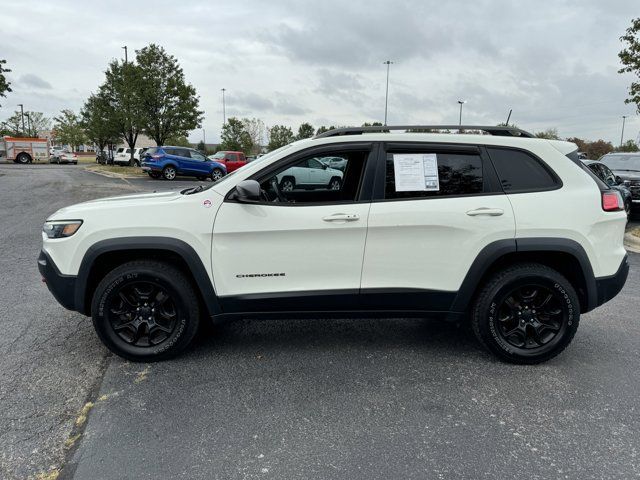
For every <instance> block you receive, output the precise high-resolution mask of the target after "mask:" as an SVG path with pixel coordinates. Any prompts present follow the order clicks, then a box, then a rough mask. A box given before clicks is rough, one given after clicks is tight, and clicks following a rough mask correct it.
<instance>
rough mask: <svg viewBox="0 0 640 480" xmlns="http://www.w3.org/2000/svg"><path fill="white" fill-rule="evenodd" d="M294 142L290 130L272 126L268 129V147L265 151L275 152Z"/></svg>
mask: <svg viewBox="0 0 640 480" xmlns="http://www.w3.org/2000/svg"><path fill="white" fill-rule="evenodd" d="M294 140H295V137H294V135H293V131H292V130H291V128H289V127H285V126H284V125H274V126H273V127H271V128H270V129H269V145H268V146H267V149H268V150H269V151H272V150H276V149H278V148H280V147H284V146H285V145H288V144H289V143H291V142H293V141H294Z"/></svg>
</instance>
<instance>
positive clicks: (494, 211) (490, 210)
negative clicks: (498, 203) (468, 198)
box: [467, 207, 504, 217]
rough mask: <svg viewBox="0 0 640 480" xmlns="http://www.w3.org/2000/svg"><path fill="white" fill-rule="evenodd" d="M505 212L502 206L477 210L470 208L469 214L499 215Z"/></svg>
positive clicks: (474, 215)
mask: <svg viewBox="0 0 640 480" xmlns="http://www.w3.org/2000/svg"><path fill="white" fill-rule="evenodd" d="M503 214H504V210H503V209H501V208H486V207H482V208H476V209H475V210H469V211H468V212H467V215H469V216H470V217H476V216H478V215H488V216H490V217H498V216H500V215H503Z"/></svg>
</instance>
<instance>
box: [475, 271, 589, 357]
mask: <svg viewBox="0 0 640 480" xmlns="http://www.w3.org/2000/svg"><path fill="white" fill-rule="evenodd" d="M534 290H535V291H536V293H534ZM549 297H550V298H549ZM556 312H559V313H556ZM579 322H580V303H579V300H578V296H577V295H576V292H575V290H574V288H573V286H572V285H571V283H570V282H569V281H568V280H567V279H566V278H565V277H564V276H562V275H561V274H560V273H559V272H557V271H556V270H553V269H551V268H549V267H547V266H545V265H540V264H537V263H522V264H516V265H513V266H511V267H507V268H505V269H504V270H501V271H499V272H497V273H496V274H494V275H493V277H491V278H490V279H489V281H488V282H487V283H486V284H485V286H483V287H482V289H481V290H480V292H479V294H478V296H477V298H476V300H475V303H474V306H473V313H472V317H471V325H472V327H473V331H474V333H475V335H476V337H477V338H478V340H479V341H480V343H481V344H482V345H483V346H484V347H485V348H486V349H487V350H489V351H490V352H491V353H493V354H495V355H496V356H498V357H499V358H500V359H501V360H504V361H507V362H510V363H519V364H529V365H532V364H536V363H541V362H545V361H547V360H549V359H551V358H553V357H555V356H556V355H558V354H559V353H560V352H562V351H563V350H564V349H565V348H566V347H567V345H569V343H571V340H572V339H573V336H574V335H575V333H576V330H577V329H578V324H579Z"/></svg>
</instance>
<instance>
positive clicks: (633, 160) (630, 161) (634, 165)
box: [601, 155, 640, 172]
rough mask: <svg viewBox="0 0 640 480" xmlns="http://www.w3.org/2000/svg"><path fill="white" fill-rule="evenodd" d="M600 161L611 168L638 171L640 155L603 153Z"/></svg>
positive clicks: (639, 170) (639, 169) (639, 168)
mask: <svg viewBox="0 0 640 480" xmlns="http://www.w3.org/2000/svg"><path fill="white" fill-rule="evenodd" d="M601 161H602V163H604V164H605V165H606V166H607V167H609V168H610V169H611V170H629V171H634V172H640V155H605V156H604V157H602V158H601Z"/></svg>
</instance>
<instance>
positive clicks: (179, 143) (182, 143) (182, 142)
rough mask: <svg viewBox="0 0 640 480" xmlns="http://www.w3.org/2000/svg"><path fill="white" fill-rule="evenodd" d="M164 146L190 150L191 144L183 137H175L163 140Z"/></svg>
mask: <svg viewBox="0 0 640 480" xmlns="http://www.w3.org/2000/svg"><path fill="white" fill-rule="evenodd" d="M164 145H173V146H174V147H188V148H191V142H189V139H188V138H187V137H185V136H184V135H177V136H175V137H169V138H167V139H166V140H165V143H164Z"/></svg>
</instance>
